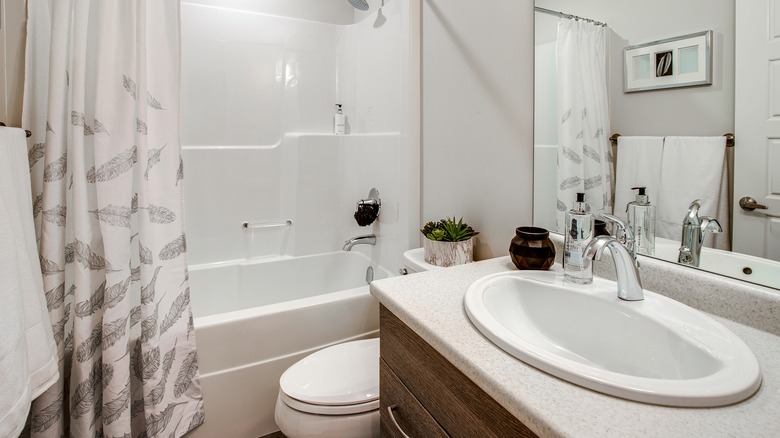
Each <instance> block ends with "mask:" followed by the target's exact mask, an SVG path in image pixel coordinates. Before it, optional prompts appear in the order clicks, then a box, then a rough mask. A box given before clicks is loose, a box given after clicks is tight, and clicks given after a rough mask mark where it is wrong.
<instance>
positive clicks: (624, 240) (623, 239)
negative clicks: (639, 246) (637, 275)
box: [601, 213, 639, 267]
mask: <svg viewBox="0 0 780 438" xmlns="http://www.w3.org/2000/svg"><path fill="white" fill-rule="evenodd" d="M601 216H602V217H603V218H604V219H606V220H608V221H610V222H612V223H613V224H615V226H616V227H617V230H615V238H616V239H617V241H618V242H620V243H621V244H622V245H623V246H625V247H626V249H627V250H628V252H630V253H631V255H632V256H633V257H634V263H635V264H636V265H637V267H638V266H639V261H637V259H636V247H635V246H634V244H635V242H636V241H635V239H634V232H633V231H632V230H631V227H629V226H628V225H627V224H626V223H625V222H623V219H620V218H619V217H617V216H613V215H611V214H606V213H602V215H601Z"/></svg>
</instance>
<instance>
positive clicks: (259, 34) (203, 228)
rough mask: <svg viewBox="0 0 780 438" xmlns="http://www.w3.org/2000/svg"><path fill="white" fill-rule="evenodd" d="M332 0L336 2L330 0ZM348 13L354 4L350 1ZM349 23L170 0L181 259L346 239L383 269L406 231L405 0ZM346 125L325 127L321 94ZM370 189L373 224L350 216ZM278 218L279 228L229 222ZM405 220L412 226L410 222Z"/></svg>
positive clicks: (312, 246) (309, 247)
mask: <svg viewBox="0 0 780 438" xmlns="http://www.w3.org/2000/svg"><path fill="white" fill-rule="evenodd" d="M343 3H344V4H347V6H349V4H348V3H347V2H346V0H344V2H343ZM349 9H350V11H349V13H350V14H354V12H353V10H352V8H351V6H349ZM373 14H374V15H373V17H366V18H365V19H363V20H362V21H359V22H357V23H355V24H350V25H339V24H332V23H324V22H317V21H311V20H308V19H307V20H301V19H296V18H288V17H281V16H275V15H268V14H264V13H261V12H258V11H257V10H256V9H253V10H251V11H246V10H240V9H225V8H214V7H211V6H204V5H195V4H187V3H185V4H183V7H182V34H183V38H182V40H183V43H182V49H183V56H182V63H183V68H182V71H183V73H182V81H183V84H182V94H183V96H182V106H183V108H182V114H183V116H182V119H183V121H182V129H183V130H182V138H183V142H184V159H185V174H186V175H187V178H186V180H185V183H186V184H185V190H186V192H185V198H186V207H187V218H186V219H187V232H188V235H187V237H188V243H189V250H190V251H189V260H190V263H191V264H200V263H209V262H218V261H225V260H234V259H241V258H247V257H259V256H267V255H278V254H283V255H295V256H298V255H307V254H313V253H320V252H328V251H336V250H340V249H341V246H342V244H343V242H344V241H345V240H346V239H348V238H351V237H354V236H357V235H360V234H368V233H375V234H377V236H378V238H379V242H378V244H377V246H376V247H372V248H369V247H365V246H358V247H356V248H355V250H358V251H362V252H366V253H370V254H371V256H372V257H373V258H374V259H375V261H377V262H378V263H380V264H382V265H384V266H386V267H388V268H390V269H395V268H398V267H400V266H401V260H400V256H401V253H402V252H403V250H405V249H407V248H408V247H409V244H408V241H409V234H410V232H409V230H410V228H412V229H413V228H416V227H417V224H416V221H417V217H419V210H418V208H417V199H416V198H414V199H412V198H413V196H411V195H410V193H411V192H410V190H409V188H408V187H407V186H406V184H407V181H406V180H405V176H406V175H407V173H408V172H409V171H410V169H411V168H413V167H414V164H413V163H411V162H406V161H402V160H401V157H407V156H409V154H412V153H413V149H414V145H413V144H412V143H411V142H409V141H408V136H409V132H408V130H409V127H408V121H407V120H405V119H404V118H403V117H402V114H401V113H402V112H401V107H402V105H409V97H408V95H407V93H406V92H405V91H404V89H403V87H409V84H408V81H407V82H403V81H402V77H403V76H402V75H403V74H406V75H408V69H409V65H408V64H409V61H408V57H409V50H410V49H409V47H408V39H407V37H405V36H404V32H406V33H408V32H409V30H408V29H409V27H410V24H409V15H408V9H407V10H406V11H404V8H403V2H401V1H400V0H393V1H386V2H385V6H384V7H383V8H382V20H377V17H378V15H377V10H376V9H374V10H373ZM337 102H339V103H342V104H343V105H344V113H345V114H346V115H347V133H348V135H346V136H335V135H334V134H333V114H334V108H333V105H334V104H335V103H337ZM372 187H376V188H377V189H378V190H379V191H380V194H381V196H382V202H383V204H382V212H381V215H380V218H379V221H378V222H377V223H375V224H373V225H372V226H370V227H363V228H361V227H358V226H357V224H356V223H355V221H354V219H353V217H352V214H353V213H354V211H355V205H356V203H357V201H358V200H360V199H362V198H365V197H366V196H367V195H368V192H369V190H370V189H371V188H372ZM286 219H292V220H293V221H294V223H295V225H294V226H293V227H291V228H273V229H262V230H256V231H254V232H252V231H248V230H244V229H242V228H241V223H242V222H243V221H249V222H277V221H284V220H286ZM412 221H414V223H412Z"/></svg>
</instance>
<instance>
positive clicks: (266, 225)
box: [241, 219, 293, 229]
mask: <svg viewBox="0 0 780 438" xmlns="http://www.w3.org/2000/svg"><path fill="white" fill-rule="evenodd" d="M292 225H293V221H292V220H291V219H287V220H286V221H284V222H243V223H242V224H241V227H242V228H252V229H254V228H276V227H289V226H292Z"/></svg>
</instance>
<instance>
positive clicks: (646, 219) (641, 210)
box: [626, 187, 655, 256]
mask: <svg viewBox="0 0 780 438" xmlns="http://www.w3.org/2000/svg"><path fill="white" fill-rule="evenodd" d="M631 189H632V190H639V193H638V194H637V195H636V200H634V201H633V202H629V203H628V205H626V213H628V228H630V229H631V232H633V233H634V256H636V255H637V254H644V255H654V254H655V205H650V199H649V198H648V196H647V195H646V194H645V188H644V187H632V188H631Z"/></svg>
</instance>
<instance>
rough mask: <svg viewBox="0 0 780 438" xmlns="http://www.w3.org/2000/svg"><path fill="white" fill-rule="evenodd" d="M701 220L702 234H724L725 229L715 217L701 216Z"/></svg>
mask: <svg viewBox="0 0 780 438" xmlns="http://www.w3.org/2000/svg"><path fill="white" fill-rule="evenodd" d="M699 220H700V221H701V231H702V234H703V233H704V232H707V231H709V232H710V233H720V232H723V227H722V226H721V225H720V222H718V220H717V219H715V218H714V217H710V216H699Z"/></svg>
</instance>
